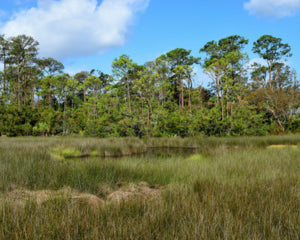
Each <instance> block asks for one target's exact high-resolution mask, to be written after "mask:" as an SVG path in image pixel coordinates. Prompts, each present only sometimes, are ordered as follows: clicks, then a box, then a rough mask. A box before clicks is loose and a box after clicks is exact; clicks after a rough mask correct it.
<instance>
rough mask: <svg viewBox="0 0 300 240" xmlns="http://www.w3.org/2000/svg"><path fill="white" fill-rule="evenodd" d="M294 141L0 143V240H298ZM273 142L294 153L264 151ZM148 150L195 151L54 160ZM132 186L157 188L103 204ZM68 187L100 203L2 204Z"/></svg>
mask: <svg viewBox="0 0 300 240" xmlns="http://www.w3.org/2000/svg"><path fill="white" fill-rule="evenodd" d="M299 143H300V136H283V137H264V138H228V139H226V138H224V139H222V138H220V139H219V138H205V139H202V138H193V139H177V138H175V139H149V140H147V141H146V140H143V141H142V140H138V139H92V138H91V139H86V138H15V139H8V138H0V239H291V240H292V239H293V240H294V239H299V238H300V222H299V220H300V174H299V173H300V148H299ZM277 144H278V145H279V144H288V145H297V147H287V148H266V147H267V146H268V145H277ZM147 146H148V147H149V146H150V147H153V146H159V147H167V146H168V147H180V146H183V147H186V148H190V147H198V148H200V152H198V153H195V152H194V151H193V150H192V149H190V150H191V155H190V156H181V155H180V154H176V155H172V156H170V154H167V155H163V154H159V155H155V154H153V155H134V156H131V157H129V156H125V157H122V158H99V157H90V158H81V159H66V160H63V161H61V160H59V159H56V158H55V157H53V156H52V153H53V149H54V148H58V147H59V148H60V149H67V148H69V149H76V150H78V151H80V153H81V154H84V153H90V152H92V151H100V149H102V150H103V151H113V150H112V149H118V150H116V151H117V152H118V151H119V152H121V153H125V152H126V153H129V152H130V153H133V152H135V150H134V148H135V147H137V148H138V149H144V148H145V147H147ZM107 149H110V150H107ZM150 149H151V151H155V149H152V148H150ZM141 152H142V151H141ZM124 155H127V154H124ZM140 182H148V183H149V184H150V185H149V186H150V188H151V186H153V187H155V189H156V190H157V191H159V192H160V195H159V197H155V198H151V199H150V198H149V199H147V198H138V197H137V198H135V199H131V200H130V201H125V200H124V201H121V202H118V203H116V202H111V201H109V199H107V198H106V197H107V195H108V194H109V193H110V192H112V191H115V190H116V189H122V186H127V185H128V184H129V183H140ZM66 188H69V189H72V191H73V190H74V191H77V192H80V193H89V194H92V195H93V196H95V197H97V198H99V199H101V201H103V202H104V203H105V204H104V205H103V206H102V205H101V206H100V207H95V206H93V205H92V206H91V205H90V204H88V203H87V202H85V201H74V199H72V198H71V197H70V196H68V195H67V194H66V195H62V196H60V197H53V198H50V199H48V200H47V201H44V202H43V203H41V204H37V202H36V201H35V199H26V200H25V201H24V206H23V207H20V206H18V205H17V204H15V202H14V199H11V198H8V197H7V196H9V194H10V193H11V192H12V191H16V190H20V189H28V190H31V191H33V192H34V191H38V190H53V191H55V190H60V189H66ZM21 197H22V196H20V198H21Z"/></svg>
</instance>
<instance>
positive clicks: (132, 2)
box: [0, 0, 150, 59]
mask: <svg viewBox="0 0 300 240" xmlns="http://www.w3.org/2000/svg"><path fill="white" fill-rule="evenodd" d="M149 1H150V0H103V1H102V2H101V3H100V5H99V4H98V2H97V0H59V1H57V0H38V2H37V7H33V8H31V9H28V10H23V11H20V12H18V13H16V14H15V15H14V16H13V18H12V19H11V20H10V21H8V22H6V23H5V24H4V25H3V27H2V28H1V29H0V32H2V33H4V34H5V35H6V36H16V35H19V34H26V35H29V36H32V37H34V39H36V40H38V41H39V43H40V54H41V56H45V57H46V56H51V57H55V58H58V59H64V58H66V57H77V56H87V55H90V54H99V53H103V52H105V51H107V50H109V49H111V48H114V47H118V46H122V45H123V44H124V43H125V42H126V39H127V36H128V34H129V33H130V26H131V25H132V24H133V21H134V18H135V16H136V14H137V13H138V12H141V11H143V10H145V9H146V8H147V6H148V4H149Z"/></svg>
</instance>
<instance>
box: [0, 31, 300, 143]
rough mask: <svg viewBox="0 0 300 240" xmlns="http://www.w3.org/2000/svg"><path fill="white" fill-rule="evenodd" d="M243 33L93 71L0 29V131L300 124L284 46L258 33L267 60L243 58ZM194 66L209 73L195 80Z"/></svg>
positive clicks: (270, 128)
mask: <svg viewBox="0 0 300 240" xmlns="http://www.w3.org/2000/svg"><path fill="white" fill-rule="evenodd" d="M247 44H248V40H247V39H245V38H244V37H241V36H236V35H235V36H229V37H227V38H224V39H220V40H219V41H211V42H208V43H206V44H205V45H204V46H203V47H201V49H200V54H201V57H202V60H201V59H200V58H199V57H195V56H192V55H191V51H189V50H186V49H182V48H177V49H174V50H172V51H169V52H167V53H166V54H163V55H162V56H160V57H159V58H157V59H155V60H154V61H151V62H147V63H145V64H144V65H138V64H137V63H135V62H134V61H133V60H132V59H130V57H129V56H127V55H122V56H120V57H119V58H116V59H115V60H114V62H113V63H112V75H109V74H106V73H103V72H102V71H99V70H91V71H90V72H86V71H83V72H79V73H77V74H75V75H74V76H70V75H69V74H67V73H64V72H63V69H64V66H63V64H62V63H60V62H59V61H57V60H55V59H53V58H43V59H39V58H38V57H37V56H38V42H37V41H35V40H34V39H33V38H32V37H29V36H25V35H20V36H17V37H12V38H8V39H7V38H5V36H0V61H1V62H2V63H3V64H2V66H3V67H2V69H3V71H2V72H0V135H7V136H18V135H47V136H49V135H69V134H81V135H86V136H99V137H110V136H122V137H123V136H138V137H144V136H155V137H157V136H174V135H177V136H183V137H185V136H196V135H206V136H211V135H214V136H226V135H233V136H240V135H267V134H278V133H282V132H299V131H300V115H299V114H300V113H299V106H300V90H299V86H300V85H299V79H298V77H297V74H296V72H295V70H293V69H291V68H290V67H289V66H288V65H287V64H286V62H285V61H283V60H285V59H286V58H288V57H290V56H291V48H290V46H289V45H288V44H284V43H282V40H281V39H280V38H276V37H273V36H270V35H264V36H262V37H261V38H259V39H258V40H257V41H256V42H254V44H253V52H254V53H256V54H258V56H259V57H260V58H261V59H263V60H265V61H266V63H267V65H266V66H265V65H261V64H259V63H254V64H253V65H252V66H249V64H247V62H248V56H247V54H246V53H245V51H244V47H245V46H246V45H247ZM199 64H200V65H201V67H202V68H203V69H204V72H205V73H206V74H207V75H208V76H209V77H210V78H211V79H212V81H211V84H210V86H209V87H207V88H204V87H203V86H201V85H200V83H195V82H194V76H195V73H194V67H195V66H197V65H199Z"/></svg>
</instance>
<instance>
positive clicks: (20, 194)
mask: <svg viewBox="0 0 300 240" xmlns="http://www.w3.org/2000/svg"><path fill="white" fill-rule="evenodd" d="M99 186H102V187H100V188H101V190H102V194H99V195H98V196H97V195H94V194H89V193H82V192H79V191H77V190H74V189H71V188H69V187H67V188H62V189H60V190H39V191H30V190H27V189H14V190H12V191H10V192H7V193H6V194H4V195H3V196H2V201H6V202H7V203H10V204H13V205H14V206H15V207H21V208H22V207H24V206H25V205H26V202H28V201H33V202H36V204H37V205H41V204H43V203H45V202H47V201H49V200H55V199H69V200H71V203H73V204H85V205H88V206H89V207H91V208H93V209H97V208H101V207H105V206H106V205H108V204H110V203H114V204H116V203H117V204H118V203H120V202H124V201H131V200H143V201H146V200H150V199H153V198H157V197H159V196H160V193H161V190H162V187H160V186H158V185H149V184H148V183H146V182H140V183H136V184H135V183H131V184H129V185H126V186H122V187H121V186H119V187H118V188H117V189H116V188H114V189H113V188H109V187H107V186H106V185H105V184H103V185H102V184H99ZM103 189H105V191H103Z"/></svg>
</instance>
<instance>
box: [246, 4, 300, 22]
mask: <svg viewBox="0 0 300 240" xmlns="http://www.w3.org/2000/svg"><path fill="white" fill-rule="evenodd" d="M244 8H245V9H246V10H248V11H249V13H250V14H251V15H255V16H258V17H275V18H282V17H287V16H292V15H294V14H296V13H298V12H300V0H250V2H247V3H244Z"/></svg>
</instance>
